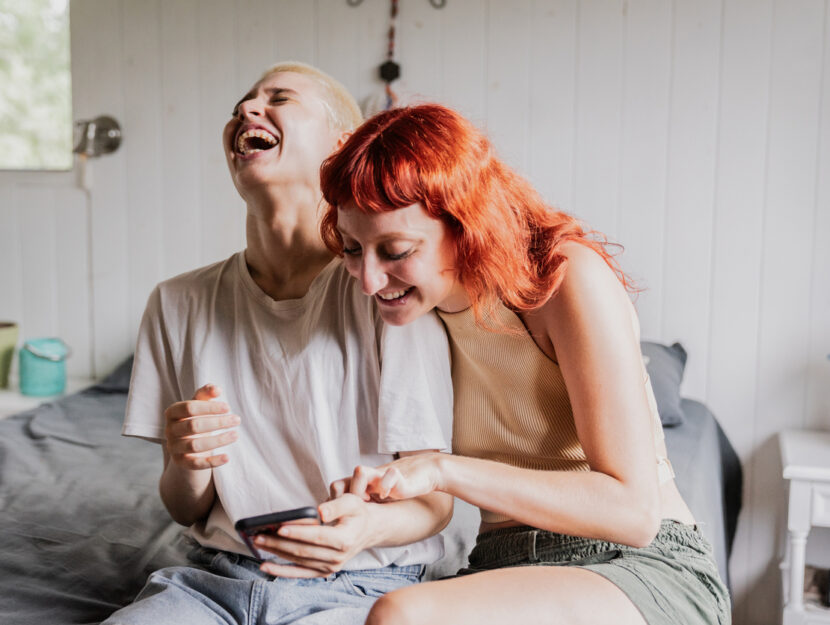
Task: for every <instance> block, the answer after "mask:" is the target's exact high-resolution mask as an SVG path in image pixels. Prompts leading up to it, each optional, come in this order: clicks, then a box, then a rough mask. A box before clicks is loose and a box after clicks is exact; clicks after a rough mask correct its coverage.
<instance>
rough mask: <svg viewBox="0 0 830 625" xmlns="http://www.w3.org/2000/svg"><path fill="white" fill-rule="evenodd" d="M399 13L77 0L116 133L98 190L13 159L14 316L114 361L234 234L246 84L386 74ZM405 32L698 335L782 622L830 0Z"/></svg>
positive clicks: (764, 604)
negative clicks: (291, 77) (231, 120)
mask: <svg viewBox="0 0 830 625" xmlns="http://www.w3.org/2000/svg"><path fill="white" fill-rule="evenodd" d="M387 14H388V3H387V2H385V0H365V1H364V2H363V3H362V4H361V5H360V6H359V7H357V8H350V7H349V6H347V3H346V1H345V0H236V2H233V1H230V0H164V1H162V0H72V3H71V26H72V69H73V102H74V109H75V113H74V116H75V118H87V117H92V116H95V115H98V114H102V113H107V114H111V115H114V116H115V117H116V118H118V119H119V121H120V122H121V123H122V127H123V131H124V143H123V146H122V148H121V150H120V151H119V152H117V153H116V154H114V155H112V156H108V157H104V158H101V159H98V160H96V161H95V162H93V163H92V164H91V168H92V189H91V192H90V193H89V194H88V195H87V194H86V193H85V192H83V191H81V190H79V189H78V188H77V187H76V185H75V179H74V176H73V175H72V174H70V173H65V174H39V173H28V172H27V173H12V172H0V318H3V319H14V320H17V321H19V322H20V323H21V326H22V331H23V335H24V336H36V335H48V334H57V335H60V336H62V337H64V338H65V339H66V340H67V341H68V342H69V343H70V344H72V346H73V347H74V349H75V355H74V356H73V357H72V359H71V360H70V361H69V362H70V373H72V374H74V375H84V374H87V373H89V372H91V371H92V368H93V366H94V369H95V373H97V374H98V375H101V374H103V373H105V372H107V371H108V370H109V369H111V368H112V367H114V366H115V365H116V364H117V363H118V362H119V361H120V360H121V359H122V358H123V357H125V356H126V355H127V354H128V353H129V352H130V351H131V349H132V344H133V341H134V337H135V331H136V327H137V325H138V322H139V319H140V316H141V313H142V310H143V306H144V302H145V300H146V297H147V295H148V293H149V291H150V289H151V288H152V286H153V285H154V284H155V283H156V282H158V281H160V280H162V279H164V278H166V277H169V276H172V275H175V274H177V273H180V272H182V271H185V270H187V269H191V268H194V267H197V266H199V265H203V264H206V263H208V262H212V261H215V260H219V259H221V258H224V257H226V256H228V255H229V254H230V253H232V252H233V251H235V250H238V249H240V248H241V247H242V246H243V245H244V231H243V225H244V221H243V219H244V217H243V216H244V206H243V204H242V202H241V201H240V200H239V198H238V197H237V195H236V193H235V191H234V189H233V187H232V185H231V183H230V180H229V177H228V175H227V173H226V171H225V164H224V157H223V154H222V149H221V144H220V132H221V129H222V126H223V125H224V123H225V121H226V119H227V117H228V114H229V112H230V109H231V107H232V106H233V104H234V103H235V102H236V100H237V99H238V97H239V96H240V95H241V94H242V93H244V91H245V90H246V89H247V88H248V87H249V86H250V84H251V83H252V82H253V81H254V80H255V79H256V78H257V77H258V76H259V74H260V73H261V71H262V70H263V69H265V68H266V67H267V66H268V65H269V64H270V63H271V62H272V61H276V60H285V59H289V58H292V59H297V60H302V61H307V62H310V63H312V64H315V65H318V66H319V67H321V68H322V69H324V70H327V71H329V72H331V73H332V74H333V75H335V76H337V77H338V78H340V79H341V80H342V81H343V82H344V83H345V84H346V86H347V87H349V89H351V90H352V92H353V93H355V94H356V95H357V96H358V98H363V97H366V96H367V95H369V94H371V93H373V92H375V91H377V90H378V89H380V88H381V85H380V83H379V82H378V81H377V80H376V78H375V71H376V67H377V65H378V64H379V63H380V62H381V61H382V60H383V56H384V52H385V46H386V38H385V37H386V29H387V25H388V23H387ZM397 49H398V60H399V62H400V63H401V65H402V69H403V76H402V79H401V80H400V81H399V83H397V85H396V87H397V90H398V91H399V92H400V93H401V95H402V96H403V97H404V99H405V100H407V101H418V100H437V101H441V102H444V103H447V104H449V105H452V106H454V107H456V108H458V109H459V110H461V111H462V112H463V113H465V114H467V115H468V116H469V117H470V118H471V119H473V120H474V121H475V122H476V123H478V124H480V125H481V126H482V127H484V128H486V129H487V131H488V132H489V134H490V135H491V136H492V138H493V139H494V141H495V143H496V145H497V147H498V149H499V151H500V153H501V155H502V156H503V157H504V158H505V159H506V160H507V161H508V162H510V163H511V164H512V165H513V166H514V167H516V168H517V169H518V170H519V171H520V172H522V173H524V174H525V175H527V176H528V177H529V178H530V179H531V180H532V181H533V183H534V184H535V185H536V186H537V187H538V189H539V190H540V191H541V192H542V193H543V194H544V196H545V197H546V198H547V199H548V200H549V201H551V202H552V203H555V204H557V205H559V206H560V207H561V208H563V209H565V210H568V211H571V212H574V213H576V214H577V215H579V216H581V217H583V218H584V219H585V220H587V221H588V222H589V223H590V224H591V225H592V226H593V227H594V228H596V229H598V230H601V231H604V232H606V233H608V234H609V235H610V236H612V237H613V238H614V239H616V240H618V241H620V242H621V243H623V244H624V245H625V247H626V252H625V253H624V255H623V256H622V263H623V266H624V268H625V269H626V270H627V271H629V272H630V273H632V274H633V275H634V276H635V277H636V278H637V279H639V280H640V282H641V284H642V285H643V286H644V287H646V290H645V291H644V292H643V293H642V295H641V296H640V298H639V300H638V302H637V305H638V308H639V311H640V316H641V322H642V326H643V335H644V337H648V338H652V339H657V340H662V341H667V342H670V341H674V340H680V341H682V342H683V344H684V345H685V346H686V348H687V349H688V351H689V354H690V356H689V363H688V368H687V373H686V380H685V383H684V392H685V394H686V395H688V396H691V397H694V398H697V399H702V400H704V401H706V402H707V403H708V404H709V405H710V406H711V407H712V409H713V410H714V412H715V413H716V414H717V415H718V417H719V419H720V420H721V422H722V424H723V426H724V428H725V429H726V431H727V433H728V435H729V437H730V438H731V440H732V442H733V444H734V445H735V447H736V448H737V449H738V451H739V453H740V456H741V458H742V460H743V463H744V467H745V471H746V484H745V491H746V492H745V502H744V512H743V514H742V517H741V520H740V524H739V535H738V540H737V545H736V550H735V554H734V557H733V560H732V571H731V572H732V577H733V587H734V591H735V622H736V623H737V624H739V625H749V624H750V623H752V624H756V623H758V624H761V623H773V622H777V618H778V617H777V616H776V614H777V610H778V602H779V589H778V588H779V587H778V571H777V561H778V556H779V554H778V550H779V549H780V544H781V543H780V532H781V530H782V523H783V519H784V515H783V513H782V505H783V501H784V485H783V483H782V481H781V478H780V466H779V464H780V463H779V460H778V453H777V445H776V444H775V438H774V437H775V434H776V432H778V431H779V430H780V429H782V428H783V427H785V426H787V427H792V426H823V427H830V362H828V360H827V358H826V355H827V354H828V353H830V6H828V0H674V1H670V0H627V1H625V0H581V1H578V0H535V1H533V0H519V1H508V0H490V1H489V2H486V1H478V0H448V1H447V5H446V8H444V9H442V10H436V9H434V8H432V6H430V4H429V2H428V1H427V0H405V1H404V2H401V3H400V16H399V23H398V44H397ZM87 216H89V222H87ZM88 226H89V227H88ZM88 230H89V232H91V240H90V239H89V238H88ZM88 261H89V262H88ZM90 275H91V277H92V283H91V284H92V285H93V286H94V288H92V289H90Z"/></svg>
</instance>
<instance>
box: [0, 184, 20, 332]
mask: <svg viewBox="0 0 830 625" xmlns="http://www.w3.org/2000/svg"><path fill="white" fill-rule="evenodd" d="M17 206H18V201H17V197H16V193H15V189H14V187H12V186H11V185H8V186H0V321H14V322H16V323H17V324H18V325H20V324H22V323H23V322H24V319H23V292H22V288H21V284H20V246H21V239H20V228H19V226H18V219H17V213H18V208H17Z"/></svg>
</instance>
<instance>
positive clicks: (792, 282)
mask: <svg viewBox="0 0 830 625" xmlns="http://www.w3.org/2000/svg"><path fill="white" fill-rule="evenodd" d="M824 4H825V3H824V2H823V1H822V0H801V1H783V0H776V2H775V4H774V13H773V25H774V31H773V41H772V63H771V74H770V80H771V84H770V104H769V107H770V114H769V142H768V154H769V156H768V159H767V176H766V202H765V206H764V230H763V253H762V271H763V273H762V282H761V297H760V310H761V314H760V325H759V336H758V341H759V343H758V349H759V352H758V353H759V359H758V393H757V413H756V428H755V441H754V444H753V449H754V450H755V451H754V455H753V458H752V474H753V475H752V482H751V491H750V502H749V503H750V507H749V511H750V513H751V515H752V525H751V528H750V538H749V540H750V543H751V544H752V545H756V546H757V545H759V544H764V545H778V544H780V538H781V535H780V526H779V524H778V521H779V519H781V518H782V516H783V508H782V505H781V503H779V502H783V501H784V493H785V490H784V485H783V482H782V480H781V473H780V466H779V464H778V462H779V458H778V453H777V445H775V444H774V442H775V441H776V437H775V435H776V433H777V432H778V431H780V430H781V429H783V428H785V427H798V426H801V425H803V424H804V422H805V412H804V410H805V394H806V379H807V376H806V373H807V369H806V367H805V362H806V359H807V355H808V353H809V344H808V341H809V322H810V287H811V276H810V271H809V268H810V267H811V265H812V241H813V225H814V216H815V201H816V197H815V192H816V184H815V183H816V180H815V173H816V165H817V163H816V157H817V148H818V142H817V133H816V129H817V128H818V122H819V109H818V103H819V102H820V93H821V90H820V79H821V51H822V37H823V26H824V8H825V7H824ZM781 250H787V252H786V253H785V254H782V253H781ZM777 555H778V554H770V553H769V551H768V550H757V549H755V550H753V551H752V552H751V553H750V556H749V569H750V575H751V577H750V580H749V582H750V584H752V588H753V590H756V591H757V589H759V588H765V589H769V591H768V592H760V593H759V592H753V593H752V600H751V602H750V603H749V605H748V606H747V610H746V617H745V620H746V621H747V622H761V621H762V620H763V619H765V618H766V615H767V614H770V613H771V612H772V611H774V610H776V609H777V608H778V601H777V599H778V592H777V591H778V588H779V587H778V586H776V581H777V579H778V572H777V570H776V567H775V560H776V557H777Z"/></svg>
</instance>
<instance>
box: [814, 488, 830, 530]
mask: <svg viewBox="0 0 830 625" xmlns="http://www.w3.org/2000/svg"><path fill="white" fill-rule="evenodd" d="M812 504H813V505H812V508H813V512H812V524H813V525H817V526H821V527H830V485H827V484H821V485H819V484H813V502H812Z"/></svg>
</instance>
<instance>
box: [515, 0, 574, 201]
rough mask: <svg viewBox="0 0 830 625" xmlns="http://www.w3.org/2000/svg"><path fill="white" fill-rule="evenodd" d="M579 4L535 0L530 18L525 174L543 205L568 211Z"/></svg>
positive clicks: (564, 1)
mask: <svg viewBox="0 0 830 625" xmlns="http://www.w3.org/2000/svg"><path fill="white" fill-rule="evenodd" d="M577 5H578V3H577V0H536V2H534V3H533V14H532V16H531V18H530V28H529V30H530V41H531V48H530V58H529V59H528V61H529V63H530V91H529V95H530V99H529V108H530V112H529V114H528V132H529V134H530V150H529V152H530V153H529V156H528V159H529V163H528V169H527V172H526V174H527V176H528V177H529V179H530V181H531V182H532V183H533V185H534V186H535V187H536V189H538V190H539V192H540V193H541V194H542V197H544V198H545V200H546V201H548V202H549V203H551V204H553V205H555V206H556V207H558V208H560V209H561V210H564V211H568V212H571V211H573V210H574V207H573V196H572V194H571V191H572V189H573V186H572V184H571V181H572V178H573V166H574V163H573V145H574V131H575V130H574V116H575V114H576V113H575V98H576V93H575V92H576V23H577V12H578V7H577Z"/></svg>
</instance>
